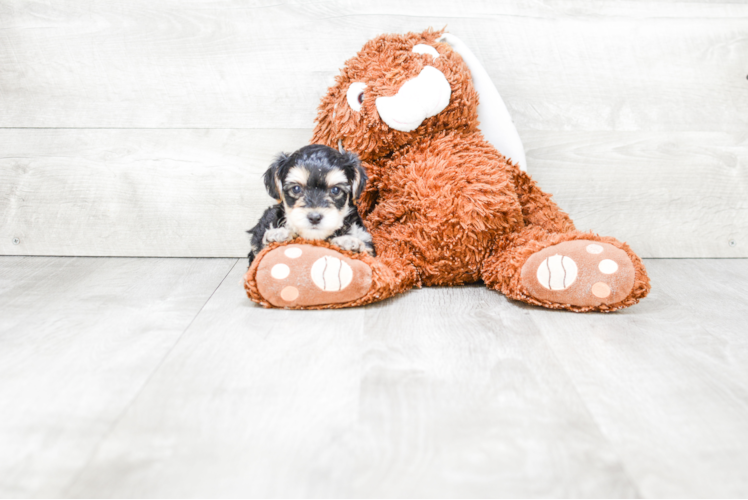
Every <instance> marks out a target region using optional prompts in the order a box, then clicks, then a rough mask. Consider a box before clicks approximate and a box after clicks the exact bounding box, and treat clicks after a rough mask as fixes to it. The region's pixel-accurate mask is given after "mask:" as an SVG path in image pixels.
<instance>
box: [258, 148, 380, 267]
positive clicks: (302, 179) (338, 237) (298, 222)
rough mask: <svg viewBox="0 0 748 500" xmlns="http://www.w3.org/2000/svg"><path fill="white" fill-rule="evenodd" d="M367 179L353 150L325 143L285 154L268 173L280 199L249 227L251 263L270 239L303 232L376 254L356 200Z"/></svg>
mask: <svg viewBox="0 0 748 500" xmlns="http://www.w3.org/2000/svg"><path fill="white" fill-rule="evenodd" d="M365 184H366V172H365V171H364V169H363V167H361V162H360V161H359V159H358V156H356V155H355V154H354V153H349V152H343V153H339V152H337V151H336V150H334V149H332V148H329V147H327V146H322V145H320V144H312V145H310V146H305V147H303V148H301V149H299V150H298V151H296V152H295V153H293V154H291V155H287V154H285V153H281V155H280V156H278V159H277V160H275V162H273V164H272V165H270V168H269V169H268V170H267V172H265V188H266V189H267V191H268V194H269V195H270V196H272V197H273V198H275V199H276V200H278V201H279V203H278V204H277V205H273V206H272V207H270V208H268V209H267V210H265V213H264V214H262V217H261V218H260V221H259V222H258V223H257V225H256V226H255V227H253V228H252V229H250V230H249V231H247V232H248V233H249V234H250V241H251V251H250V252H249V264H250V265H251V264H252V261H253V260H254V258H255V257H256V256H257V254H258V253H259V252H260V250H262V249H263V248H265V246H266V245H267V244H268V243H271V242H274V241H287V240H290V239H293V238H296V237H299V236H300V237H302V238H305V239H308V240H327V241H329V242H330V243H332V244H333V245H336V246H339V247H340V248H342V249H344V250H350V251H352V252H366V253H368V254H370V255H374V246H373V245H372V242H371V235H370V234H369V233H368V231H366V229H365V228H364V225H363V223H362V222H361V217H359V215H358V211H357V210H356V205H355V202H356V200H357V199H358V197H359V195H360V194H361V192H362V191H363V190H364V185H365Z"/></svg>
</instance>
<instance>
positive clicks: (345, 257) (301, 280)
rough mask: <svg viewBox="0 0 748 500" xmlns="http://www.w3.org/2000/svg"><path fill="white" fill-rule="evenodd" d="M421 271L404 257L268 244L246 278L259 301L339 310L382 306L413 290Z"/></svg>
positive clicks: (313, 245)
mask: <svg viewBox="0 0 748 500" xmlns="http://www.w3.org/2000/svg"><path fill="white" fill-rule="evenodd" d="M416 280H417V273H416V272H415V269H414V268H413V266H412V265H410V264H408V263H407V262H406V261H405V260H404V259H403V258H402V255H401V254H400V255H399V254H398V253H397V252H387V249H383V250H382V251H380V252H379V256H378V257H376V258H374V257H371V256H369V255H367V254H361V253H353V252H348V251H345V250H341V249H340V248H338V247H335V246H333V245H330V244H329V243H326V242H321V241H314V242H311V241H304V240H301V239H297V240H294V241H292V242H290V243H283V244H279V245H278V244H275V245H271V246H268V247H267V248H266V249H264V250H263V251H262V252H260V254H259V255H258V256H257V258H256V259H255V261H254V262H253V263H252V266H250V268H249V270H248V271H247V273H246V274H245V276H244V288H245V290H246V291H247V295H248V296H249V298H250V299H252V300H253V301H254V302H257V303H259V304H262V305H264V306H265V307H282V308H288V309H335V308H341V307H352V306H359V305H364V304H369V303H372V302H377V301H380V300H383V299H386V298H387V297H390V296H392V295H395V294H397V293H400V292H403V291H405V290H407V289H409V288H412V287H413V286H414V285H415V284H416Z"/></svg>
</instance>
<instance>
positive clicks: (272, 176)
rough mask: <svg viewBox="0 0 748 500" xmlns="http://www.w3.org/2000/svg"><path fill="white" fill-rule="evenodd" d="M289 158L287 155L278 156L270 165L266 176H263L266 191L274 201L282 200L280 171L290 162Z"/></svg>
mask: <svg viewBox="0 0 748 500" xmlns="http://www.w3.org/2000/svg"><path fill="white" fill-rule="evenodd" d="M289 158H290V157H289V156H288V155H287V154H286V153H281V154H280V155H278V158H276V159H275V161H274V162H273V163H271V164H270V168H268V169H267V170H266V171H265V175H264V176H263V178H264V180H265V189H266V190H267V192H268V194H269V195H270V196H271V197H272V198H273V199H275V200H278V201H280V199H281V195H280V190H281V188H280V186H281V180H280V179H279V178H278V171H279V170H280V169H281V168H282V167H283V165H285V164H286V162H288V159H289Z"/></svg>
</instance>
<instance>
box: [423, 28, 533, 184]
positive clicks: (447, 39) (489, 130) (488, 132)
mask: <svg viewBox="0 0 748 500" xmlns="http://www.w3.org/2000/svg"><path fill="white" fill-rule="evenodd" d="M436 41H437V42H443V43H446V44H448V45H450V46H451V47H452V50H454V51H455V52H457V53H458V54H460V56H461V57H462V60H463V61H465V64H467V67H468V69H470V74H471V75H472V79H473V87H474V88H475V90H476V92H478V96H479V100H478V121H479V122H480V126H479V127H478V128H479V129H480V131H481V132H482V133H483V136H484V137H485V138H486V140H487V141H488V142H490V143H491V144H492V145H493V147H495V148H496V149H497V150H498V151H499V153H501V154H502V155H504V156H506V157H507V158H509V159H511V160H512V162H513V163H514V164H516V165H518V166H519V168H520V170H524V171H526V170H527V160H526V159H525V148H524V147H523V146H522V140H521V139H520V138H519V134H518V133H517V127H515V126H514V122H512V117H511V116H509V110H508V109H507V107H506V104H504V101H503V99H502V98H501V96H500V95H499V91H498V90H496V86H495V85H494V84H493V81H491V77H490V76H489V75H488V72H487V71H486V69H485V68H484V67H483V65H482V64H481V62H480V61H479V60H478V58H477V57H475V55H474V54H473V52H472V51H471V50H470V49H469V48H468V47H467V45H465V43H464V42H463V41H462V40H460V39H459V38H457V37H456V36H454V35H453V34H451V33H444V34H443V35H441V36H440V37H439V38H437V40H436Z"/></svg>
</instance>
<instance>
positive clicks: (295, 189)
mask: <svg viewBox="0 0 748 500" xmlns="http://www.w3.org/2000/svg"><path fill="white" fill-rule="evenodd" d="M291 194H301V186H294V187H292V188H291Z"/></svg>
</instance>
